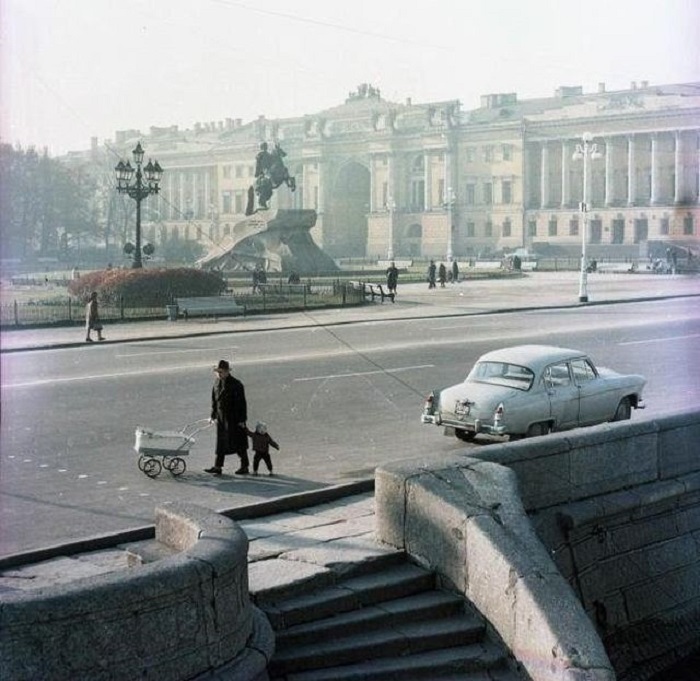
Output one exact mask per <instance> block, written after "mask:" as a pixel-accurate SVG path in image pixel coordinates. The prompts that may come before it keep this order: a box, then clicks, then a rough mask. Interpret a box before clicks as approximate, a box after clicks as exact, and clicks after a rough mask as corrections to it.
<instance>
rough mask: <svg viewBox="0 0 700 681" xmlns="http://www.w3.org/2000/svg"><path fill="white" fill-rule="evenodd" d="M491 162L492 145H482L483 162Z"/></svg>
mask: <svg viewBox="0 0 700 681" xmlns="http://www.w3.org/2000/svg"><path fill="white" fill-rule="evenodd" d="M492 162H493V147H492V146H486V147H484V163H492Z"/></svg>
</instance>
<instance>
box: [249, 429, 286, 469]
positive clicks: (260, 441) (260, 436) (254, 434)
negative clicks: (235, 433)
mask: <svg viewBox="0 0 700 681" xmlns="http://www.w3.org/2000/svg"><path fill="white" fill-rule="evenodd" d="M248 435H249V436H250V439H251V440H252V444H253V451H254V452H255V455H254V456H253V475H257V474H258V467H259V466H260V462H261V461H264V462H265V465H266V466H267V474H268V475H272V459H271V458H270V447H274V448H275V449H277V450H278V451H279V448H280V446H279V445H278V444H277V443H276V442H275V441H274V440H273V439H272V437H271V436H270V433H268V432H267V425H266V424H265V423H263V422H262V421H258V422H257V423H256V424H255V430H248Z"/></svg>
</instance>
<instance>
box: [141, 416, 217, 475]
mask: <svg viewBox="0 0 700 681" xmlns="http://www.w3.org/2000/svg"><path fill="white" fill-rule="evenodd" d="M200 424H204V425H200ZM210 425H211V424H210V423H209V419H199V420H198V421H195V422H194V423H189V424H187V425H186V426H185V427H184V428H183V429H182V430H179V431H172V430H171V431H157V430H150V429H148V428H141V427H140V426H138V427H137V428H136V443H135V444H134V449H135V450H136V452H137V453H138V454H139V460H138V465H139V469H140V470H141V471H143V472H144V473H145V474H146V475H147V476H148V477H149V478H155V477H157V476H158V475H160V472H161V471H162V470H163V468H165V469H166V470H169V471H170V473H171V474H172V475H174V476H178V475H182V474H183V473H184V472H185V471H186V470H187V464H186V463H185V460H184V459H183V458H182V457H183V456H187V455H188V454H189V453H190V449H191V448H192V445H193V444H194V443H195V439H194V436H195V435H196V434H197V433H199V432H200V431H202V430H204V429H205V428H208V427H209V426H210Z"/></svg>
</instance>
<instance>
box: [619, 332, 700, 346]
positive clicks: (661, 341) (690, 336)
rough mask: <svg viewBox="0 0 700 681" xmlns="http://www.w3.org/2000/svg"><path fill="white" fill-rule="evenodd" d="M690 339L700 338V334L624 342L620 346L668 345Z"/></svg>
mask: <svg viewBox="0 0 700 681" xmlns="http://www.w3.org/2000/svg"><path fill="white" fill-rule="evenodd" d="M689 338H700V333H693V334H690V335H689V336H667V337H666V338H647V339H646V340H636V341H624V342H622V343H618V345H644V344H645V343H667V342H668V341H676V340H688V339H689Z"/></svg>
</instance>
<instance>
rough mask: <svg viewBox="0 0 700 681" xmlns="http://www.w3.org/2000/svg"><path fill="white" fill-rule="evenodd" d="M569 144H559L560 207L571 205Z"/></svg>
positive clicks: (564, 142)
mask: <svg viewBox="0 0 700 681" xmlns="http://www.w3.org/2000/svg"><path fill="white" fill-rule="evenodd" d="M570 162H571V144H570V142H569V141H568V140H564V141H563V142H562V143H561V207H562V208H567V207H568V206H569V205H570V204H571V171H570V166H569V164H570Z"/></svg>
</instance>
